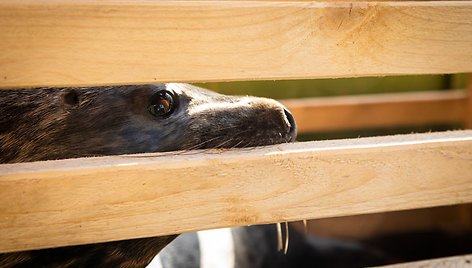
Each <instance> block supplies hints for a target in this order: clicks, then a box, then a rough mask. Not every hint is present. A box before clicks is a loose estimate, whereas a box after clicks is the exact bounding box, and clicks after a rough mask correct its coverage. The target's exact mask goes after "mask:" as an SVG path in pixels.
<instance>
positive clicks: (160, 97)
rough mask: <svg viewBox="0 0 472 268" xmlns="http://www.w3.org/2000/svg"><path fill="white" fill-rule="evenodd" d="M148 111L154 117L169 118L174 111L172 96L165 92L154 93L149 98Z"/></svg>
mask: <svg viewBox="0 0 472 268" xmlns="http://www.w3.org/2000/svg"><path fill="white" fill-rule="evenodd" d="M148 110H149V112H150V113H151V114H152V115H154V116H156V117H167V116H169V115H170V114H171V113H172V112H174V110H175V100H174V95H173V94H172V93H171V92H169V91H167V90H162V91H160V92H158V93H156V94H155V95H154V96H152V98H151V102H150V104H149V106H148Z"/></svg>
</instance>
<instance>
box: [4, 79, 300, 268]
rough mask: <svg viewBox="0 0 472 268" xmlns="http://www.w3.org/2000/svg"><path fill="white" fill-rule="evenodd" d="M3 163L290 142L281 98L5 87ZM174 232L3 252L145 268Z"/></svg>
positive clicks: (194, 90)
mask: <svg viewBox="0 0 472 268" xmlns="http://www.w3.org/2000/svg"><path fill="white" fill-rule="evenodd" d="M0 101H1V103H2V105H1V106H0V162H1V163H16V162H28V161H40V160H52V159H63V158H75V157H86V156H103V155H117V154H134V153H145V152H167V151H177V150H193V149H208V148H244V147H254V146H263V145H271V144H278V143H285V142H292V141H294V140H295V138H296V124H295V120H294V119H293V117H292V115H291V114H290V112H289V111H288V110H287V109H286V108H285V107H283V106H282V105H281V104H280V103H278V102H276V101H274V100H271V99H266V98H256V97H248V96H225V95H221V94H217V93H215V92H211V91H208V90H205V89H202V88H198V87H195V86H192V85H189V84H177V83H169V84H157V85H139V86H110V87H86V88H85V87H77V88H36V89H18V90H2V91H0ZM174 238H175V236H161V237H152V238H144V239H131V240H123V241H116V242H107V243H99V244H90V245H80V246H71V247H62V248H54V249H43V250H35V251H26V252H15V253H5V254H0V267H145V266H146V265H147V264H148V263H149V262H150V261H151V260H152V259H153V257H154V256H155V255H156V254H157V253H158V252H159V251H160V250H161V249H162V248H163V247H165V246H166V245H167V244H168V243H170V242H171V241H172V240H173V239H174Z"/></svg>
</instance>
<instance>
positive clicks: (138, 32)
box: [0, 0, 472, 87]
mask: <svg viewBox="0 0 472 268" xmlns="http://www.w3.org/2000/svg"><path fill="white" fill-rule="evenodd" d="M471 13H472V2H470V1H433V2H429V1H426V2H421V1H416V2H414V1H411V2H404V1H398V2H397V1H392V2H351V3H348V2H337V1H332V2H306V1H302V2H292V1H204V2H201V1H144V0H143V1H121V0H105V1H96V0H81V1H72V0H49V1H36V0H23V1H16V0H4V1H1V2H0V40H2V42H0V51H2V53H1V54H0V74H1V76H0V87H26V86H54V85H103V84H108V85H109V84H140V83H155V82H162V81H167V82H168V81H180V82H183V81H190V82H192V81H227V80H250V79H282V78H283V79H297V78H317V77H333V78H334V77H355V76H378V75H399V74H433V73H436V74H438V73H441V74H443V73H460V72H472V50H471V49H470V47H472V24H471V23H470V14H471Z"/></svg>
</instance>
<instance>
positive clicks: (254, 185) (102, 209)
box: [0, 131, 472, 252]
mask: <svg viewBox="0 0 472 268" xmlns="http://www.w3.org/2000/svg"><path fill="white" fill-rule="evenodd" d="M166 155H167V156H166ZM470 170H472V131H459V132H446V133H435V134H434V133H433V134H421V135H404V136H390V137H376V138H363V139H354V140H335V141H322V142H307V143H296V144H285V145H276V146H270V147H263V148H259V149H248V150H234V151H229V152H223V151H221V150H216V151H209V152H206V153H204V154H194V153H171V154H164V155H162V154H148V155H134V156H132V155H129V156H113V157H101V158H83V159H70V160H60V161H46V162H36V163H21V164H6V165H0V218H1V219H2V220H1V221H0V252H1V251H14V250H23V249H33V248H43V247H52V246H63V245H73V244H81V243H90V242H100V241H110V240H118V239H125V238H134V237H145V236H153V235H164V234H171V233H181V232H186V231H193V230H201V229H211V228H219V227H227V226H241V225H248V224H258V223H273V222H281V221H282V222H283V221H294V220H301V219H310V218H322V217H332V216H343V215H353V214H363V213H373V212H381V211H393V210H401V209H411V208H422V207H429V206H439V205H450V204H459V203H466V202H472V173H471V172H469V171H470Z"/></svg>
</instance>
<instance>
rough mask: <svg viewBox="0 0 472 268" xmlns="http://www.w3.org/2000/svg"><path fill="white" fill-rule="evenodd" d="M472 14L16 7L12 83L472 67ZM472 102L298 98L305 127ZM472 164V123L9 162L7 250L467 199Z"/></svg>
mask: <svg viewBox="0 0 472 268" xmlns="http://www.w3.org/2000/svg"><path fill="white" fill-rule="evenodd" d="M471 18H472V2H469V1H434V2H420V1H408V2H403V1H391V2H357V1H354V2H338V1H327V2H309V1H297V2H293V1H237V2H236V1H144V0H142V1H129V2H128V1H119V0H105V1H95V0H80V1H72V0H44V1H36V0H23V1H15V0H5V1H1V2H0V40H2V42H0V51H1V52H2V53H0V87H3V88H12V87H13V88H14V87H25V86H57V85H75V86H77V85H103V84H139V83H155V82H163V81H190V82H191V81H218V80H219V81H222V80H249V79H282V78H283V79H296V78H308V77H310V78H317V77H332V78H337V77H356V76H373V75H379V76H384V75H398V74H442V73H460V72H472V19H471ZM471 95H472V85H469V89H468V91H466V90H463V91H444V92H428V93H403V94H396V95H383V96H382V95H379V96H375V97H373V96H358V97H339V98H330V99H316V100H289V101H286V102H285V104H286V105H287V106H288V107H289V108H291V109H292V110H293V112H294V114H295V117H296V120H297V121H298V122H299V125H300V129H301V131H319V130H341V129H347V128H362V127H385V126H403V125H424V124H431V123H454V124H463V125H464V126H467V127H469V128H470V127H472V97H471ZM399 111H400V112H399ZM470 170H472V132H471V131H455V132H444V133H430V134H421V135H403V136H388V137H378V138H365V139H355V140H341V141H323V142H307V143H297V144H285V145H277V146H270V147H265V148H261V149H255V150H251V151H245V150H231V151H229V152H220V151H218V152H213V153H212V152H209V153H201V154H191V155H185V154H184V155H182V154H147V155H135V156H113V157H100V158H84V159H70V160H60V161H48V162H36V163H20V164H6V165H0V192H1V194H0V218H1V219H2V220H1V221H0V252H9V251H15V250H25V249H37V248H45V247H53V246H64V245H75V244H82V243H93V242H103V241H111V240H117V239H126V238H136V237H145V236H153V235H164V234H171V233H180V232H185V231H193V230H201V229H208V228H218V227H226V226H239V225H247V224H258V223H270V222H280V221H292V220H301V219H307V218H321V217H331V216H342V215H354V214H362V213H371V212H381V211H391V210H402V209H410V208H422V207H429V206H439V205H449V204H461V203H467V202H472V173H471V172H468V171H470ZM156 171H159V172H156ZM176 178H178V179H176ZM258 186H261V187H258Z"/></svg>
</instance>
